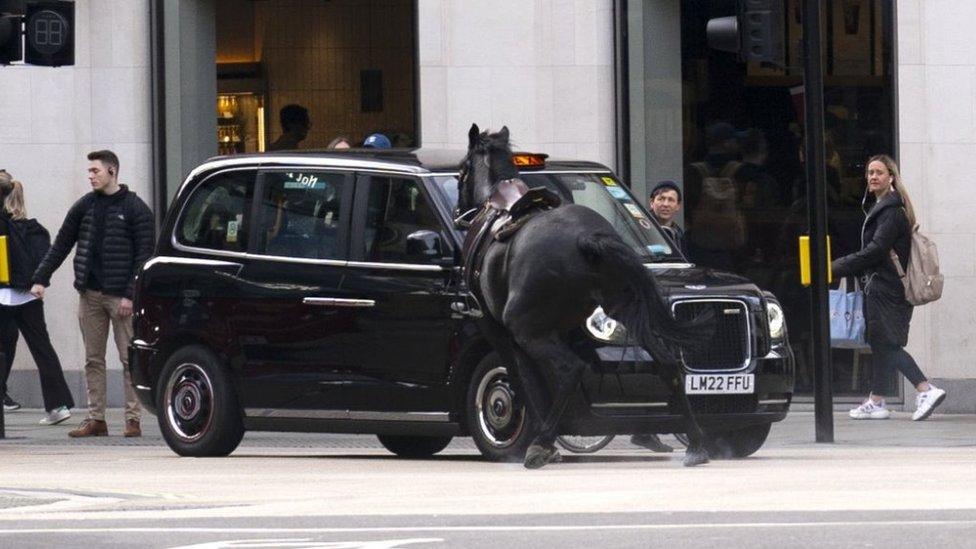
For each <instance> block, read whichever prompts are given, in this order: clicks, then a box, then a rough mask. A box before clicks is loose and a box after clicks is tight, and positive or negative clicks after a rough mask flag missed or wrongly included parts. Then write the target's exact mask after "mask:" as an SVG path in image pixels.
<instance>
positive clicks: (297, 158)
mask: <svg viewBox="0 0 976 549" xmlns="http://www.w3.org/2000/svg"><path fill="white" fill-rule="evenodd" d="M463 154H464V153H463V151H436V150H425V149H418V150H413V151H396V150H392V151H391V150H386V151H377V150H369V151H366V150H360V151H357V150H352V151H329V152H297V153H282V154H279V153H273V154H256V155H242V156H234V157H220V158H215V159H211V160H209V161H207V162H205V163H204V164H202V165H201V166H199V167H198V168H196V169H195V170H193V172H192V173H190V175H189V176H188V177H187V179H186V181H185V182H184V183H183V185H182V186H181V188H180V189H179V192H178V194H177V196H176V198H175V199H174V201H173V204H172V208H171V209H170V210H169V212H168V214H167V216H166V220H165V222H164V224H163V226H162V229H161V236H160V238H159V242H158V243H157V245H156V249H155V254H154V256H153V257H152V258H151V259H150V260H149V261H148V262H146V264H145V266H144V267H143V268H142V270H141V271H140V272H139V274H138V280H137V289H136V294H135V307H134V309H135V313H134V318H133V321H134V329H135V333H134V338H133V342H132V345H131V349H130V350H131V354H130V356H131V368H132V383H133V385H134V386H135V388H136V392H137V394H138V395H139V398H140V400H141V401H142V403H143V404H144V405H145V406H146V408H148V409H149V410H150V411H152V412H153V413H155V414H156V415H157V416H158V420H159V425H160V428H161V429H162V433H163V436H164V437H165V439H166V442H167V443H168V444H169V446H170V447H171V448H172V449H173V451H175V452H176V453H177V454H180V455H186V456H216V455H226V454H229V453H230V452H232V451H233V450H234V449H235V448H236V447H237V445H238V444H239V443H240V441H241V438H242V437H243V435H244V432H245V431H248V430H253V431H306V432H340V433H362V434H374V435H377V436H378V437H379V440H380V441H381V442H382V444H383V445H384V446H385V447H386V448H388V449H389V450H391V451H392V452H394V453H395V454H397V455H401V456H410V457H422V456H429V455H433V454H435V453H437V452H439V451H440V450H442V449H443V448H444V447H445V446H446V445H447V444H448V443H449V442H450V440H451V438H452V437H455V436H471V437H473V439H474V441H475V443H476V444H477V446H478V448H479V449H480V450H481V452H482V453H483V454H484V455H485V456H486V457H488V458H490V459H495V460H506V459H520V455H519V454H520V453H522V452H524V450H525V447H526V445H527V444H528V442H529V439H530V438H531V437H532V433H531V432H530V429H529V428H528V423H527V421H526V417H525V411H524V408H523V407H522V406H521V405H520V401H519V398H518V395H516V394H515V392H514V391H513V388H512V385H511V384H510V383H509V379H508V376H507V372H506V368H505V364H503V363H502V362H501V361H500V359H499V358H498V357H497V356H496V355H495V353H494V352H493V351H492V349H491V347H490V346H489V345H488V344H487V343H486V341H485V340H484V339H483V338H482V337H481V336H480V334H479V332H478V329H477V327H476V325H475V323H474V321H473V320H472V319H471V317H470V315H469V314H468V313H469V311H468V310H467V307H468V303H469V300H468V299H467V293H466V291H465V289H464V288H463V287H462V283H461V276H460V268H459V265H460V247H461V246H460V244H461V242H462V239H463V234H462V233H461V232H460V231H459V230H457V229H456V228H455V227H454V224H453V222H452V215H451V214H452V212H453V210H454V205H455V201H456V198H457V170H458V166H459V164H460V162H461V159H462V157H463ZM519 162H520V163H521V168H522V177H523V179H524V180H525V182H526V183H527V184H528V185H529V186H530V187H534V186H540V185H543V186H546V187H548V188H550V189H552V190H553V191H555V192H557V193H558V194H560V195H561V196H562V197H563V199H564V200H567V201H571V202H575V203H579V204H584V205H586V206H589V207H590V208H593V209H594V210H596V211H597V212H599V213H600V214H602V215H603V216H605V217H606V218H607V219H608V220H610V222H611V223H612V224H613V226H614V227H615V228H616V229H617V231H619V233H620V235H621V236H622V237H623V238H624V240H625V241H626V242H628V243H629V244H631V245H632V246H633V248H634V249H635V250H636V251H637V252H638V253H640V254H641V256H642V257H643V258H644V261H645V263H646V265H647V268H648V269H650V270H651V271H653V273H654V274H655V275H656V277H657V279H658V280H659V281H661V283H662V284H664V285H665V286H666V288H667V289H668V292H669V299H670V301H671V307H672V311H673V312H674V314H675V315H676V316H678V317H682V318H685V317H688V318H690V317H693V316H694V315H696V314H698V313H699V312H700V311H702V310H703V309H712V310H714V312H715V315H716V317H717V318H718V325H717V328H716V333H715V336H714V338H713V340H712V344H711V345H709V346H708V348H706V349H700V350H696V351H693V352H690V351H689V352H685V353H684V355H683V360H684V363H685V365H686V368H687V382H686V389H687V392H688V393H689V396H690V398H691V401H692V406H693V407H694V409H695V410H696V412H697V416H698V418H699V420H700V422H701V424H702V426H703V428H705V429H706V432H707V434H708V437H709V440H710V441H711V442H712V443H715V444H718V443H720V442H723V441H724V444H723V447H725V448H730V449H731V453H732V455H734V456H739V457H743V456H747V455H750V454H752V453H753V452H755V451H756V450H757V449H759V447H760V446H762V444H763V443H764V441H765V440H766V437H767V435H768V433H769V430H770V425H771V424H772V423H773V422H776V421H779V420H782V419H783V418H784V417H785V416H786V414H787V411H788V409H789V406H790V401H791V399H792V394H793V378H794V362H793V353H792V351H791V350H790V347H789V344H788V342H787V334H786V325H785V320H784V317H783V310H782V308H781V307H780V305H779V303H778V302H777V301H776V299H775V297H774V296H773V295H772V294H770V293H768V292H764V291H762V290H761V289H759V288H758V287H756V286H755V285H754V284H752V283H750V282H749V281H748V280H746V279H744V278H742V277H739V276H737V275H733V274H730V273H724V272H718V271H713V270H708V269H702V268H698V267H695V266H694V265H691V264H689V263H688V262H687V261H686V260H685V258H683V257H682V256H681V253H680V251H678V250H676V248H675V247H674V246H673V245H672V243H671V242H670V241H669V240H668V238H667V237H666V236H665V235H664V234H663V232H662V231H661V229H660V228H659V227H658V226H657V224H656V223H655V221H654V220H653V217H652V216H651V215H650V214H648V212H647V211H646V210H645V209H644V207H643V206H642V204H641V201H640V200H638V199H636V198H635V197H634V196H633V195H632V194H631V193H630V191H629V190H628V189H627V188H626V187H625V186H624V185H622V184H621V183H620V181H619V180H618V179H617V177H616V176H615V175H614V174H613V172H612V171H611V170H610V169H608V168H607V167H606V166H603V165H600V164H597V163H594V162H583V161H555V160H546V159H545V158H544V156H541V155H537V156H527V157H520V158H519ZM622 333H623V327H621V326H619V325H618V324H617V323H616V322H615V321H614V320H613V319H609V318H607V317H606V315H604V314H603V312H602V310H600V309H597V310H595V311H594V314H593V315H592V316H591V317H590V318H589V319H588V320H587V322H586V325H584V326H580V327H579V330H578V331H577V333H576V334H575V335H574V338H573V342H574V345H575V346H576V348H577V350H578V351H579V352H580V353H581V355H582V356H585V357H588V358H589V361H590V362H591V364H592V369H591V370H590V371H589V372H588V373H587V375H586V377H585V379H584V381H583V384H582V387H581V389H580V391H579V393H578V395H577V396H576V398H575V400H574V402H573V403H572V404H571V406H570V407H569V409H568V410H567V413H566V414H565V416H564V421H563V422H562V425H561V427H560V430H561V432H562V433H563V434H566V435H580V436H596V435H613V434H625V433H676V432H680V431H681V430H682V423H681V418H680V417H678V416H676V415H674V414H672V412H671V407H670V406H669V399H670V398H671V396H670V391H669V390H668V387H667V386H666V385H665V384H664V383H663V382H662V381H661V379H660V378H659V377H658V376H657V374H656V370H655V367H654V363H653V361H652V360H651V358H650V357H649V356H648V355H647V354H646V353H645V352H644V351H643V350H640V349H635V348H633V347H630V346H628V345H626V342H625V340H624V338H623V337H622Z"/></svg>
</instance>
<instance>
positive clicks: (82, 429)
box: [68, 418, 108, 438]
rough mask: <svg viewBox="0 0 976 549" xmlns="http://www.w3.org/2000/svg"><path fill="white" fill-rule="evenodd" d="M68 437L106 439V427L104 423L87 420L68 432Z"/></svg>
mask: <svg viewBox="0 0 976 549" xmlns="http://www.w3.org/2000/svg"><path fill="white" fill-rule="evenodd" d="M68 436H69V437H71V438H84V437H107V436H108V425H106V424H105V422H104V421H99V420H97V419H92V418H88V419H86V420H85V421H82V422H81V425H79V426H78V427H76V428H74V429H72V430H70V431H68Z"/></svg>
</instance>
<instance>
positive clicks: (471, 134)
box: [468, 123, 481, 148]
mask: <svg viewBox="0 0 976 549" xmlns="http://www.w3.org/2000/svg"><path fill="white" fill-rule="evenodd" d="M479 134H481V130H480V129H479V128H478V125H477V124H475V123H472V124H471V129H470V130H468V148H471V147H474V144H475V143H477V142H478V135H479Z"/></svg>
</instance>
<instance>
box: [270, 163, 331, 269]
mask: <svg viewBox="0 0 976 549" xmlns="http://www.w3.org/2000/svg"><path fill="white" fill-rule="evenodd" d="M345 184H346V183H345V175H344V174H340V173H328V172H315V171H302V172H299V171H291V172H265V174H264V185H263V191H262V192H261V194H262V196H261V221H260V225H259V226H258V239H259V243H258V246H257V251H256V253H259V254H265V255H274V256H281V257H301V258H306V259H340V258H341V255H342V252H341V250H340V249H339V226H340V219H341V218H342V219H344V218H345V215H346V213H345V210H346V209H347V207H348V206H347V205H346V204H343V203H342V201H343V192H342V191H343V187H344V185H345Z"/></svg>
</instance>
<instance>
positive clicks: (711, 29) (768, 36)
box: [705, 0, 784, 67]
mask: <svg viewBox="0 0 976 549" xmlns="http://www.w3.org/2000/svg"><path fill="white" fill-rule="evenodd" d="M783 31H784V28H783V1H782V0H737V2H736V15H731V16H728V17H718V18H715V19H710V20H709V21H708V24H707V25H706V27H705V35H706V37H707V40H708V45H709V46H710V47H712V48H715V49H717V50H722V51H728V52H732V53H737V54H739V59H741V60H743V61H762V62H766V63H772V64H773V65H777V66H779V67H782V66H784V53H783Z"/></svg>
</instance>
